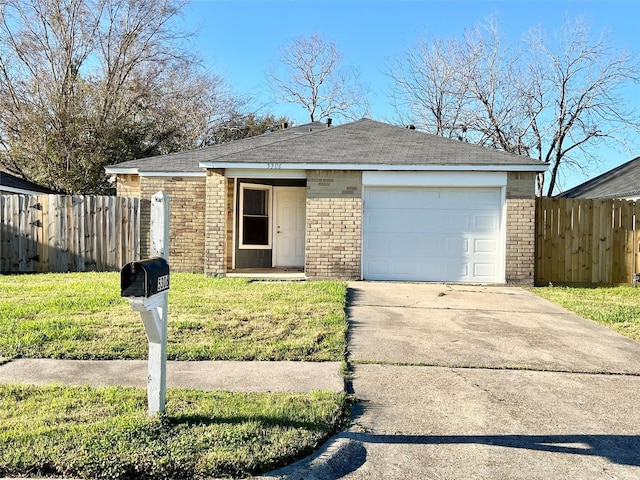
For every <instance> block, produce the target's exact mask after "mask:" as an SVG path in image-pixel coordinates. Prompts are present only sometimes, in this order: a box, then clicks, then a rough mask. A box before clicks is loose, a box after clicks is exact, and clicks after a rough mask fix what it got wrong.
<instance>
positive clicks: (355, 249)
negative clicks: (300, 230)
mask: <svg viewBox="0 0 640 480" xmlns="http://www.w3.org/2000/svg"><path fill="white" fill-rule="evenodd" d="M361 230H362V173H361V172H345V171H339V170H328V171H327V170H325V171H320V170H312V171H309V172H308V175H307V227H306V259H305V263H306V265H305V273H306V275H307V277H309V278H343V279H357V278H360V273H361V272H360V270H361V269H360V262H361V251H362V249H361Z"/></svg>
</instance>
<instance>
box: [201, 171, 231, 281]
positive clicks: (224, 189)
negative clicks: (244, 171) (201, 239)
mask: <svg viewBox="0 0 640 480" xmlns="http://www.w3.org/2000/svg"><path fill="white" fill-rule="evenodd" d="M228 195H229V191H228V183H227V179H226V178H225V176H224V171H223V170H213V169H212V170H207V192H206V205H207V207H206V218H205V222H206V223H205V245H204V273H205V275H211V276H216V277H218V276H224V275H225V274H226V272H227V260H226V258H227V257H226V255H227V248H226V247H227V224H228V222H227V217H228V212H229V207H230V206H229V205H228V199H229V196H228Z"/></svg>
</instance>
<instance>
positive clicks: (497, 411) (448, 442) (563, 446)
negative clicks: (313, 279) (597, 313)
mask: <svg viewBox="0 0 640 480" xmlns="http://www.w3.org/2000/svg"><path fill="white" fill-rule="evenodd" d="M349 286H350V302H349V309H348V311H349V318H350V323H351V330H350V332H351V338H350V342H349V345H350V358H351V361H352V362H353V363H354V364H355V367H354V378H353V384H352V390H353V393H354V395H355V396H356V397H357V398H358V399H359V403H358V405H357V408H356V411H355V412H354V418H353V426H352V428H351V429H349V430H348V431H346V432H343V433H341V434H340V435H338V436H336V437H334V438H333V439H331V440H330V441H329V442H328V443H327V444H326V445H325V446H324V447H323V448H322V449H321V450H320V451H319V452H318V453H316V454H315V455H314V456H312V457H310V458H308V459H305V460H303V461H301V462H299V463H297V464H296V465H293V466H291V467H287V468H284V469H281V470H278V471H275V472H271V474H270V475H269V476H268V477H267V478H271V479H287V480H294V479H295V480H299V479H300V478H304V480H319V479H322V480H333V479H338V478H340V479H348V480H376V479H385V480H387V479H406V478H420V479H440V480H442V479H523V480H524V479H526V480H536V479H540V480H547V479H560V478H567V479H568V478H570V479H584V480H587V479H596V478H597V479H600V478H606V479H629V480H631V479H638V478H640V402H639V401H638V392H640V344H639V343H637V342H634V341H631V340H629V339H627V338H625V337H623V336H621V335H618V334H616V333H614V332H612V331H611V330H609V329H607V328H605V327H603V326H600V325H597V324H595V323H593V322H591V321H588V320H585V319H582V318H580V317H578V316H576V315H574V314H572V313H570V312H568V311H566V310H564V309H562V308H560V307H558V306H556V305H554V304H552V303H550V302H547V301H546V300H543V299H541V298H539V297H536V296H535V295H533V294H531V293H530V292H528V291H526V290H523V289H519V288H505V287H472V286H462V285H459V286H450V285H436V284H400V283H369V282H354V283H351V284H350V285H349Z"/></svg>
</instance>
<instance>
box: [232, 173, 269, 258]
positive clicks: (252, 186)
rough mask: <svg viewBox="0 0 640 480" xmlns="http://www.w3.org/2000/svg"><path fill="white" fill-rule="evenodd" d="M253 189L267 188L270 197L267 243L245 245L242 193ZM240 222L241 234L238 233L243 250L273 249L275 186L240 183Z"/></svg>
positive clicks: (239, 243) (239, 244)
mask: <svg viewBox="0 0 640 480" xmlns="http://www.w3.org/2000/svg"><path fill="white" fill-rule="evenodd" d="M245 188H247V189H251V190H265V191H266V192H267V193H268V196H269V198H268V199H267V204H268V205H267V210H268V212H267V228H268V231H267V239H268V241H269V242H268V244H267V245H245V244H244V243H242V236H243V235H242V234H243V233H244V231H243V226H244V222H243V212H244V195H242V192H243V190H244V189H245ZM238 220H239V221H238V223H239V235H238V239H239V240H238V248H239V249H241V250H271V248H272V245H273V186H271V185H261V184H258V183H244V182H241V183H240V212H239V217H238Z"/></svg>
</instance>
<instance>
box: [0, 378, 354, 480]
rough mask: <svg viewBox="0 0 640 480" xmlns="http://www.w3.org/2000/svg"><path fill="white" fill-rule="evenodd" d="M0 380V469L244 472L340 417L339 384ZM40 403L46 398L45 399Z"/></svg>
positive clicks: (96, 474)
mask: <svg viewBox="0 0 640 480" xmlns="http://www.w3.org/2000/svg"><path fill="white" fill-rule="evenodd" d="M167 400H168V402H167V411H166V412H165V414H163V415H161V416H157V417H156V418H154V419H149V418H148V417H147V413H146V392H145V390H143V389H135V388H122V387H109V388H97V389H96V388H89V387H62V386H47V387H42V386H15V385H13V386H11V385H0V477H2V476H44V475H49V476H56V475H57V476H62V475H64V476H67V477H74V478H97V479H100V478H105V479H107V478H108V479H145V478H146V479H150V478H153V479H203V478H212V477H223V476H232V477H236V478H237V477H246V476H247V475H256V474H260V473H263V472H265V471H268V470H271V469H273V468H277V467H279V466H281V465H283V464H285V463H287V462H291V461H293V460H295V459H297V458H300V457H301V456H304V455H306V454H308V453H310V452H311V451H312V450H313V449H315V448H317V446H318V445H319V444H320V443H322V442H323V441H324V440H325V439H326V438H327V437H328V436H329V435H330V434H332V433H333V432H335V431H336V430H337V429H339V428H340V427H341V426H342V424H343V421H344V420H345V419H346V418H347V408H346V402H345V395H344V394H336V393H329V392H315V393H311V394H275V393H269V394H264V393H261V394H258V393H229V392H200V391H195V390H178V389H170V390H169V391H168V396H167ZM44 405H46V406H47V408H43V406H44Z"/></svg>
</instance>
